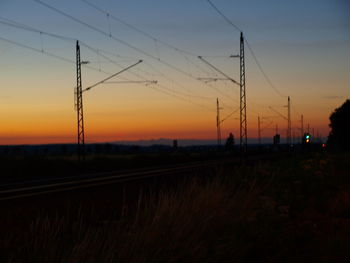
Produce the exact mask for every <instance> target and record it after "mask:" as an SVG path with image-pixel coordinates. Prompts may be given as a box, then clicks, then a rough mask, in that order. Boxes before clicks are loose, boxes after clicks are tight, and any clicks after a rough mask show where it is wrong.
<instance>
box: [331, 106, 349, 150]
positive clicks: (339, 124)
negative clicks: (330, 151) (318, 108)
mask: <svg viewBox="0 0 350 263" xmlns="http://www.w3.org/2000/svg"><path fill="white" fill-rule="evenodd" d="M329 120H330V124H329V127H331V129H332V130H331V132H330V133H329V136H328V144H329V145H330V146H331V147H333V148H336V149H340V150H350V100H346V101H345V102H344V104H343V105H342V106H340V107H339V108H337V109H335V110H334V112H333V113H332V114H331V116H330V117H329Z"/></svg>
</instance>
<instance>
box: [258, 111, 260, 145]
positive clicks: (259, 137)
mask: <svg viewBox="0 0 350 263" xmlns="http://www.w3.org/2000/svg"><path fill="white" fill-rule="evenodd" d="M258 141H259V144H260V145H261V128H260V116H258Z"/></svg>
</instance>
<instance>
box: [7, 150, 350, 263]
mask: <svg viewBox="0 0 350 263" xmlns="http://www.w3.org/2000/svg"><path fill="white" fill-rule="evenodd" d="M349 161H350V154H346V153H339V154H327V153H316V154H311V153H309V154H304V155H301V156H298V157H295V156H294V157H291V158H288V159H283V160H279V161H275V162H264V163H258V164H255V165H251V166H244V165H243V166H241V167H239V168H236V169H232V168H228V167H223V168H222V169H221V170H219V171H218V172H217V174H216V175H215V176H213V177H210V178H208V177H207V178H200V177H196V178H195V179H193V180H188V181H186V182H182V183H181V184H178V185H176V186H174V187H171V188H170V189H169V188H166V189H163V190H162V189H160V190H159V191H155V192H153V193H152V192H151V193H149V192H148V191H140V193H139V197H138V198H136V202H135V204H134V205H132V206H130V205H128V204H124V205H123V206H122V211H115V213H113V211H112V212H111V215H109V216H107V217H106V216H105V215H103V216H102V215H100V214H99V213H96V212H94V210H95V209H94V207H91V208H90V209H77V210H76V209H71V208H69V207H67V208H66V212H65V213H60V214H57V215H52V214H50V215H49V214H45V213H44V212H43V213H41V214H39V215H38V216H37V217H36V218H35V219H34V220H33V221H32V222H31V223H30V226H28V227H27V228H26V229H21V231H20V232H18V231H11V230H8V231H5V232H3V233H2V235H1V237H0V252H1V255H0V262H13V263H15V262H16V263H17V262H33V263H34V262H35V263H40V262H52V263H54V262H84V263H88V262H296V261H297V262H348V260H349V256H350V162H349Z"/></svg>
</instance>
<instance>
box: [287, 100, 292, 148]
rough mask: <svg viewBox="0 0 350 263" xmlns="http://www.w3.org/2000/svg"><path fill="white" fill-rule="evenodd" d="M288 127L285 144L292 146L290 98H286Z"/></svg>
mask: <svg viewBox="0 0 350 263" xmlns="http://www.w3.org/2000/svg"><path fill="white" fill-rule="evenodd" d="M287 107H288V126H287V144H288V145H289V146H290V145H291V144H292V121H291V117H290V97H289V96H288V105H287Z"/></svg>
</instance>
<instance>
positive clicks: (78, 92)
mask: <svg viewBox="0 0 350 263" xmlns="http://www.w3.org/2000/svg"><path fill="white" fill-rule="evenodd" d="M76 59H77V60H76V62H77V63H76V66H77V86H76V89H75V97H76V101H75V107H76V110H77V117H78V118H77V120H78V159H79V160H82V159H85V135H84V112H83V87H82V83H81V64H82V62H81V59H80V46H79V41H77V45H76ZM84 63H86V62H84Z"/></svg>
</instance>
